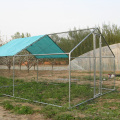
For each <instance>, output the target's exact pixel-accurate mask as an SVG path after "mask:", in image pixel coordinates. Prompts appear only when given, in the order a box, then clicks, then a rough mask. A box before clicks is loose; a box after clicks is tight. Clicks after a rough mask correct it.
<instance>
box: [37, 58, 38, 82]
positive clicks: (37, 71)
mask: <svg viewBox="0 0 120 120" xmlns="http://www.w3.org/2000/svg"><path fill="white" fill-rule="evenodd" d="M37 82H38V59H37Z"/></svg>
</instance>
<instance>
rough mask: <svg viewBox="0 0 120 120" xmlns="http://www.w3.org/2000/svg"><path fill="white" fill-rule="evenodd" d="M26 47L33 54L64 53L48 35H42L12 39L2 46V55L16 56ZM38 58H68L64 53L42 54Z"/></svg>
mask: <svg viewBox="0 0 120 120" xmlns="http://www.w3.org/2000/svg"><path fill="white" fill-rule="evenodd" d="M24 49H26V50H27V51H28V52H30V53H31V54H51V53H54V54H55V53H64V51H63V50H62V49H61V48H60V47H59V46H58V45H57V44H56V43H55V42H54V41H53V40H52V39H51V38H50V37H49V36H48V35H40V36H33V37H27V38H18V39H14V40H11V41H10V42H8V43H7V44H5V45H3V46H1V47H0V57H4V56H15V55H17V54H18V53H20V52H21V51H22V50H24ZM35 57H36V58H67V57H68V56H67V55H66V54H63V55H42V56H35Z"/></svg>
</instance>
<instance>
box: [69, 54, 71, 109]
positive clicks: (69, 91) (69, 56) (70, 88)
mask: <svg viewBox="0 0 120 120" xmlns="http://www.w3.org/2000/svg"><path fill="white" fill-rule="evenodd" d="M70 100H71V53H69V108H71V103H70V102H71V101H70Z"/></svg>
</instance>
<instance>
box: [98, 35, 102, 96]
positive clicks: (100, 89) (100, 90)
mask: <svg viewBox="0 0 120 120" xmlns="http://www.w3.org/2000/svg"><path fill="white" fill-rule="evenodd" d="M101 45H102V39H101V35H100V38H99V54H100V58H99V59H100V81H99V84H100V85H99V93H100V94H102V57H101V56H102V55H101V49H102V47H101Z"/></svg>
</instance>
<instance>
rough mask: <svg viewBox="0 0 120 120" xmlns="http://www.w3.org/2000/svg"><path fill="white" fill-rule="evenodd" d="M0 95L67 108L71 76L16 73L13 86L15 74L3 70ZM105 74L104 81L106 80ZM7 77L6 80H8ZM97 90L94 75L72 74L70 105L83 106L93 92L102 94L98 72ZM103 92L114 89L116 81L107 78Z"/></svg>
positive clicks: (47, 71) (79, 72) (32, 71)
mask: <svg viewBox="0 0 120 120" xmlns="http://www.w3.org/2000/svg"><path fill="white" fill-rule="evenodd" d="M0 71H1V72H0V76H1V77H0V89H1V91H0V94H1V95H2V94H5V95H10V96H13V94H14V96H15V97H17V98H24V99H28V100H30V101H37V102H40V103H43V104H46V103H47V104H51V105H55V106H65V107H66V106H68V104H69V72H68V71H67V70H62V71H61V70H56V71H50V70H40V71H39V72H38V80H37V72H36V71H34V70H30V71H29V72H28V71H27V70H22V71H19V70H15V81H14V86H13V76H12V75H13V71H12V70H11V71H8V70H5V69H4V70H0ZM106 74H107V73H105V77H106ZM6 76H7V77H6ZM96 79H97V80H96V88H94V76H93V73H92V72H91V73H90V72H81V71H71V87H70V104H71V106H75V105H77V104H79V103H81V102H84V101H86V100H89V99H91V98H93V96H94V91H95V92H96V95H97V94H99V92H100V91H99V72H98V73H97V76H96ZM105 79H106V80H105V81H103V88H102V92H103V93H106V92H109V91H110V90H111V89H113V85H114V80H113V79H108V78H107V77H106V78H105ZM13 87H14V91H13Z"/></svg>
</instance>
